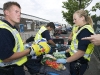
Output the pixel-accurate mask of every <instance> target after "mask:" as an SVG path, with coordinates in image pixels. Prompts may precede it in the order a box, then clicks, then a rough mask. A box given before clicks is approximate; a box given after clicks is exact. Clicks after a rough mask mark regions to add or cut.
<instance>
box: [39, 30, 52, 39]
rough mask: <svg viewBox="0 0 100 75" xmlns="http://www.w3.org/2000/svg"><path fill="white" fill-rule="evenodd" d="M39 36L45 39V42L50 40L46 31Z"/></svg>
mask: <svg viewBox="0 0 100 75" xmlns="http://www.w3.org/2000/svg"><path fill="white" fill-rule="evenodd" d="M41 35H42V37H43V38H46V40H47V41H48V40H51V38H50V33H49V31H48V30H45V31H44V32H43V33H42V34H41Z"/></svg>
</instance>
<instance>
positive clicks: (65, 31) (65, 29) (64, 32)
mask: <svg viewBox="0 0 100 75" xmlns="http://www.w3.org/2000/svg"><path fill="white" fill-rule="evenodd" d="M61 33H62V34H67V33H68V30H67V27H66V25H62V29H61Z"/></svg>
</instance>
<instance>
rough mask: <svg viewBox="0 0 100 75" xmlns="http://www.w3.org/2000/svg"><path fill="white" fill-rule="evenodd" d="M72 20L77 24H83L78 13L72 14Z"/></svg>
mask: <svg viewBox="0 0 100 75" xmlns="http://www.w3.org/2000/svg"><path fill="white" fill-rule="evenodd" d="M73 22H74V23H75V25H77V26H82V25H83V17H80V16H79V14H77V13H75V14H74V15H73Z"/></svg>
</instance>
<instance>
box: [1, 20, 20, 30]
mask: <svg viewBox="0 0 100 75" xmlns="http://www.w3.org/2000/svg"><path fill="white" fill-rule="evenodd" d="M2 21H3V22H4V23H6V24H7V25H9V26H10V27H11V28H13V29H16V30H18V29H17V28H16V27H15V26H12V25H11V24H10V23H9V22H8V21H7V20H2Z"/></svg>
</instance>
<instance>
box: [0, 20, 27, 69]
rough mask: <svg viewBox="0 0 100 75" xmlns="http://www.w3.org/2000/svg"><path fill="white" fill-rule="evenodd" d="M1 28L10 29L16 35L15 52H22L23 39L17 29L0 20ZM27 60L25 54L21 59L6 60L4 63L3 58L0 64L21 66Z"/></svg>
mask: <svg viewBox="0 0 100 75" xmlns="http://www.w3.org/2000/svg"><path fill="white" fill-rule="evenodd" d="M0 28H4V29H7V30H9V31H10V32H11V33H12V35H13V36H14V38H15V47H14V48H13V52H21V51H23V50H24V46H23V42H22V39H21V37H20V35H19V33H18V31H17V30H16V29H13V28H11V27H10V26H9V25H7V24H6V23H3V22H2V21H0ZM26 61H27V58H26V56H24V57H22V58H20V59H17V60H13V61H11V62H6V63H4V62H3V61H2V60H0V66H1V67H4V66H8V65H13V64H17V65H18V66H20V65H22V64H23V63H25V62H26Z"/></svg>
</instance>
